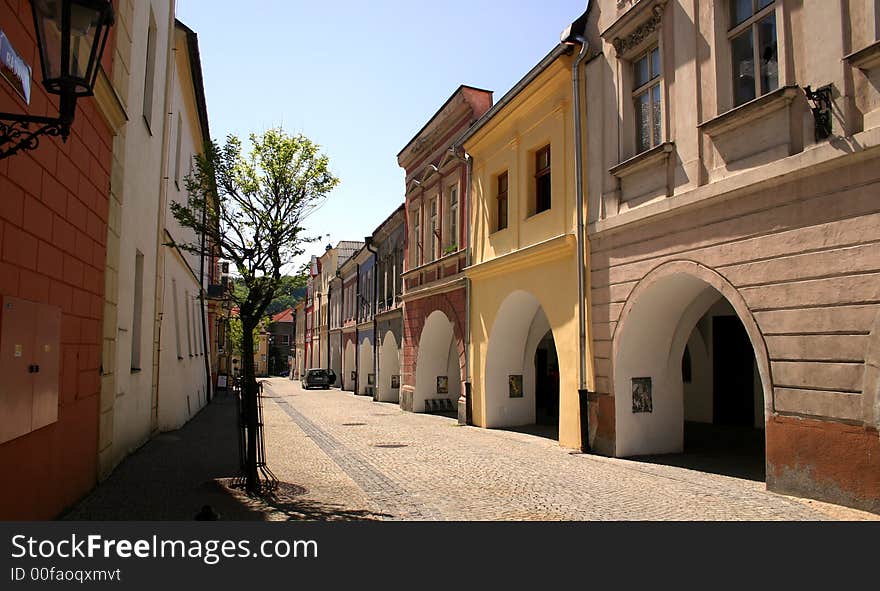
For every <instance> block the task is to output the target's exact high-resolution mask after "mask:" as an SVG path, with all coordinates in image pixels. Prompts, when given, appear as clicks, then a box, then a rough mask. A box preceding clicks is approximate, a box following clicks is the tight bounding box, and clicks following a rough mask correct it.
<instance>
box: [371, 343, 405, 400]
mask: <svg viewBox="0 0 880 591" xmlns="http://www.w3.org/2000/svg"><path fill="white" fill-rule="evenodd" d="M399 375H400V348H399V347H398V346H397V339H396V338H395V337H394V332H393V331H390V330H389V331H388V332H386V333H385V337H384V338H383V339H382V346H381V347H380V348H379V375H378V376H377V377H376V382H377V387H378V389H379V392H378V394H379V402H397V401H398V398H399V394H400V384H399V383H398V387H397V388H392V387H391V386H392V384H391V379H392V376H399Z"/></svg>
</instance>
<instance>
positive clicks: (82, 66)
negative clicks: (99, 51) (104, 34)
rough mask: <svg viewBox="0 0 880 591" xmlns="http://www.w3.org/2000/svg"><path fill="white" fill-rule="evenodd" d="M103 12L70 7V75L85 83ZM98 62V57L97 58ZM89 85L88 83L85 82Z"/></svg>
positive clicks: (74, 4) (83, 7)
mask: <svg viewBox="0 0 880 591" xmlns="http://www.w3.org/2000/svg"><path fill="white" fill-rule="evenodd" d="M100 23H101V12H100V11H99V10H95V9H93V8H88V7H86V6H83V5H81V4H77V3H73V4H72V5H71V7H70V75H71V76H73V77H74V78H78V79H80V80H83V81H87V80H89V78H90V76H89V74H90V73H91V68H90V66H92V65H93V64H90V62H89V58H91V57H92V54H93V50H94V46H95V41H96V34H97V32H98V29H99V28H100ZM95 61H97V56H96V57H95ZM85 84H86V85H87V82H85Z"/></svg>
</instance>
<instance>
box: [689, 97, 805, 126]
mask: <svg viewBox="0 0 880 591" xmlns="http://www.w3.org/2000/svg"><path fill="white" fill-rule="evenodd" d="M799 92H802V91H801V89H800V87H798V86H782V87H780V88H777V89H776V90H774V91H772V92H768V93H767V94H765V95H762V96H759V97H758V98H756V99H752V100H750V101H749V102H747V103H743V104H741V105H740V106H738V107H734V108H732V109H730V110H729V111H726V112H724V113H721V114H720V115H718V116H717V117H714V118H712V119H709V120H708V121H704V122H703V123H700V124H699V125H698V126H697V127H699V128H700V129H702V130H703V131H704V132H706V133H707V134H708V135H710V136H713V137H714V136H716V135H722V134H724V133H727V132H728V131H732V130H734V129H738V128H740V127H742V126H743V125H747V124H749V123H752V122H754V121H756V120H757V119H760V118H762V117H765V116H766V115H769V114H770V113H773V112H775V111H778V110H780V109H783V108H785V107H787V106H788V105H789V104H790V103H791V101H793V100H794V97H795V96H797V94H798V93H799Z"/></svg>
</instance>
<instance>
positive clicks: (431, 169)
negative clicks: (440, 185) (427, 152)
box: [421, 164, 440, 183]
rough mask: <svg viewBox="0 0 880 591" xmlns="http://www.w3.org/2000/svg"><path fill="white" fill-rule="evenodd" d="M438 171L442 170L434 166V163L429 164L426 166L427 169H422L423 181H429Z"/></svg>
mask: <svg viewBox="0 0 880 591" xmlns="http://www.w3.org/2000/svg"><path fill="white" fill-rule="evenodd" d="M438 172H440V170H439V169H438V168H437V167H436V166H434V165H433V164H428V165H427V166H425V169H424V170H423V171H422V179H421V181H422V183H424V182H425V181H427V180H428V179H429V178H431V177H432V176H434V175H435V174H437V173H438Z"/></svg>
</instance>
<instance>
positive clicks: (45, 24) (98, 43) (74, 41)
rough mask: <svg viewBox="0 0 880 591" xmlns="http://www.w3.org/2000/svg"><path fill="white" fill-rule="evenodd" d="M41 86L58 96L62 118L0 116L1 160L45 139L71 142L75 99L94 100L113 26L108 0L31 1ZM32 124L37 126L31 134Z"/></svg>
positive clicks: (35, 146) (11, 114)
mask: <svg viewBox="0 0 880 591" xmlns="http://www.w3.org/2000/svg"><path fill="white" fill-rule="evenodd" d="M31 9H32V11H33V17H34V28H35V29H36V32H37V44H38V45H39V48H40V65H41V69H42V72H43V86H44V87H45V88H46V91H47V92H49V93H50V94H57V95H59V97H60V98H59V111H60V113H59V116H58V117H56V118H52V117H40V116H36V115H22V114H15V113H0V159H3V158H6V157H8V156H11V155H13V154H15V153H16V152H18V151H20V150H33V149H36V148H37V146H38V145H39V143H40V140H39V137H40V136H41V135H54V136H58V137H61V139H62V140H63V141H67V137H68V135H70V126H71V124H72V123H73V118H74V115H75V113H76V99H77V98H79V97H81V96H91V95H92V94H93V91H94V88H95V81H96V80H97V77H98V69H99V66H98V64H99V63H100V61H101V54H103V53H104V46H105V45H106V44H107V35H108V34H109V32H110V27H111V26H112V25H113V6H112V5H111V4H110V2H109V0H31ZM31 124H36V125H39V127H38V128H37V129H36V130H34V131H31V129H30V126H31Z"/></svg>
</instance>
